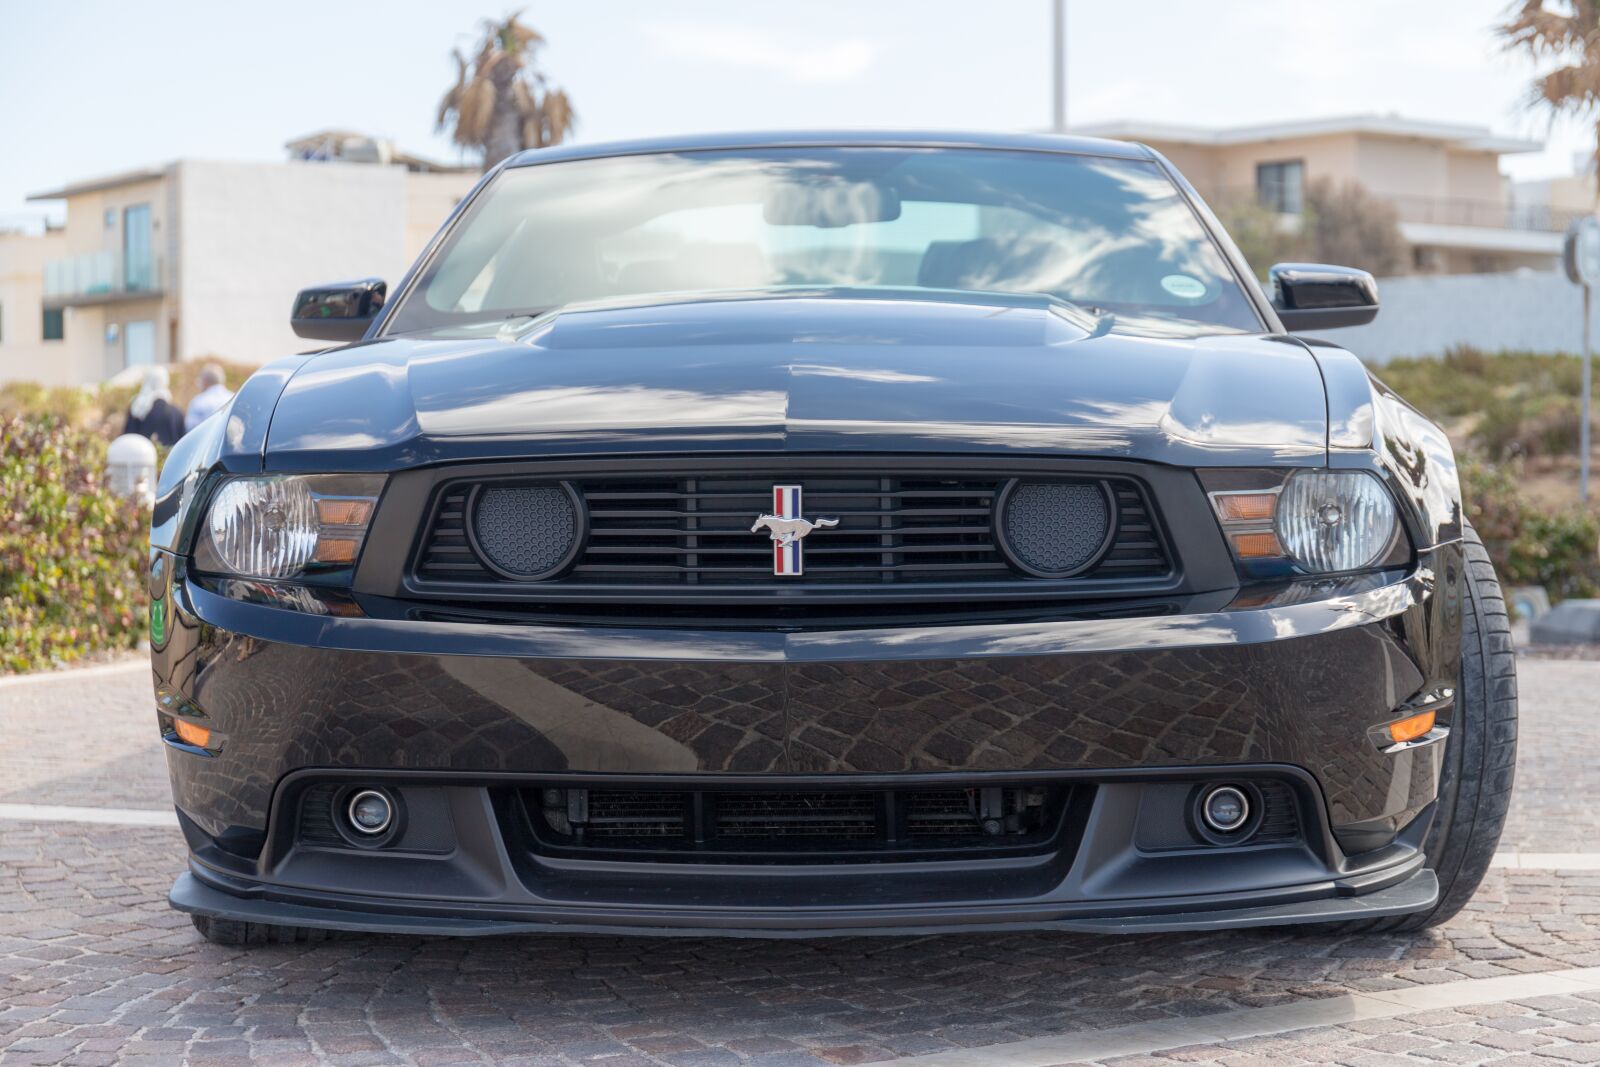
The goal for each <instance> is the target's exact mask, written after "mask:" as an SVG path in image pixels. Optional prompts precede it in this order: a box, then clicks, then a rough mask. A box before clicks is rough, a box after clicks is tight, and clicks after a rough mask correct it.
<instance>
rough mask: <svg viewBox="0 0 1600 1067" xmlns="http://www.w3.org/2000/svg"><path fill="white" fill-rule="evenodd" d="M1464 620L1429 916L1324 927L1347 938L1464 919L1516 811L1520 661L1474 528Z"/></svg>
mask: <svg viewBox="0 0 1600 1067" xmlns="http://www.w3.org/2000/svg"><path fill="white" fill-rule="evenodd" d="M1462 546H1463V548H1464V549H1465V553H1466V561H1465V563H1466V576H1465V581H1464V583H1463V584H1464V586H1465V589H1464V592H1465V594H1466V595H1465V596H1464V598H1463V603H1462V613H1461V684H1460V685H1459V686H1458V687H1457V689H1456V706H1455V717H1454V719H1453V720H1452V722H1451V724H1450V738H1449V740H1447V741H1446V742H1445V754H1444V769H1443V772H1442V774H1441V777H1440V781H1439V807H1438V810H1437V812H1436V813H1435V815H1434V818H1433V826H1432V828H1431V829H1429V831H1428V838H1427V841H1426V842H1425V843H1424V845H1423V852H1424V853H1425V854H1426V855H1427V857H1428V866H1429V867H1430V868H1431V869H1432V870H1433V873H1434V874H1435V875H1436V876H1437V877H1438V879H1439V901H1438V903H1436V904H1435V905H1434V906H1433V907H1432V908H1431V909H1429V910H1428V911H1422V912H1417V913H1416V914H1415V915H1397V916H1392V917H1389V918H1385V919H1361V920H1357V921H1355V922H1348V923H1333V924H1329V925H1326V926H1324V927H1323V928H1322V929H1323V930H1324V931H1331V930H1337V931H1338V932H1339V933H1380V932H1388V931H1405V930H1423V929H1426V928H1428V927H1430V926H1437V925H1439V924H1440V923H1442V922H1445V921H1446V920H1448V919H1450V918H1451V917H1452V916H1454V915H1455V913H1456V912H1458V911H1460V910H1461V909H1462V908H1463V907H1464V906H1466V903H1467V901H1468V900H1471V899H1472V894H1473V893H1474V892H1475V891H1476V890H1477V888H1478V883H1479V882H1481V881H1483V876H1484V874H1485V873H1486V872H1487V871H1488V870H1489V864H1490V862H1491V861H1492V860H1493V859H1494V852H1495V847H1496V846H1497V845H1498V844H1499V843H1500V831H1501V830H1502V829H1503V828H1504V826H1505V822H1506V812H1507V811H1508V810H1509V809H1510V807H1511V780H1512V776H1513V773H1514V771H1515V770H1516V758H1517V661H1516V655H1515V653H1514V652H1513V650H1512V645H1511V619H1510V616H1509V615H1508V614H1507V612H1506V602H1505V597H1504V596H1502V595H1501V592H1500V581H1499V579H1497V578H1496V577H1495V574H1494V565H1493V564H1491V563H1490V562H1489V553H1488V552H1487V551H1486V550H1485V549H1484V547H1483V542H1482V541H1481V540H1479V538H1478V531H1476V530H1474V529H1473V528H1472V526H1471V524H1467V525H1466V527H1465V529H1464V530H1463V534H1462Z"/></svg>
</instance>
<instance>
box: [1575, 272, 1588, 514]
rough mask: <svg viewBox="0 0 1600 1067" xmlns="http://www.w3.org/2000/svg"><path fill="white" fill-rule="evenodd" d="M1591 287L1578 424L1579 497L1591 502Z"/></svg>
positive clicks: (1585, 296)
mask: <svg viewBox="0 0 1600 1067" xmlns="http://www.w3.org/2000/svg"><path fill="white" fill-rule="evenodd" d="M1589 396H1590V387H1589V287H1588V286H1587V285H1585V286H1584V287H1583V415H1582V418H1583V421H1582V422H1581V423H1580V424H1579V425H1578V499H1579V500H1581V501H1583V502H1584V504H1585V505H1587V504H1588V503H1589Z"/></svg>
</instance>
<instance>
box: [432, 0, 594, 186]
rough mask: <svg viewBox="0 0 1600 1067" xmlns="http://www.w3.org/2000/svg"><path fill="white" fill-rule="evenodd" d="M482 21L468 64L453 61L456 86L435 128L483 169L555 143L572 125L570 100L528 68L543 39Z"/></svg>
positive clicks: (459, 58) (513, 23)
mask: <svg viewBox="0 0 1600 1067" xmlns="http://www.w3.org/2000/svg"><path fill="white" fill-rule="evenodd" d="M521 14H522V12H520V11H518V12H516V13H515V14H512V15H507V16H506V18H505V19H504V20H503V21H501V22H496V21H494V20H493V19H486V20H484V23H483V40H482V41H480V42H479V43H478V53H477V55H476V56H475V57H474V58H473V60H472V62H471V63H468V62H467V57H466V56H464V55H462V54H461V50H460V49H456V50H455V52H454V53H453V54H454V55H455V60H456V84H455V86H454V87H453V88H452V89H451V90H450V91H449V92H447V93H445V94H444V99H443V100H441V101H439V120H438V128H439V129H441V130H442V129H445V128H446V127H452V136H453V137H454V139H455V142H456V144H458V145H461V146H462V147H463V148H471V149H476V150H478V151H481V152H482V153H483V169H484V170H486V171H487V170H488V169H489V168H491V167H493V166H494V165H495V164H496V163H498V162H500V161H501V160H502V159H504V158H506V157H507V156H509V155H512V154H514V153H516V152H520V151H522V150H523V149H524V148H543V147H545V146H546V145H553V144H560V143H561V142H562V141H564V140H566V138H567V137H568V136H570V135H571V133H572V130H573V127H574V126H576V125H577V115H576V114H575V113H574V112H573V110H572V101H571V100H570V99H568V97H567V94H566V93H565V92H564V91H562V90H561V89H556V88H552V87H550V86H549V85H548V83H547V82H546V81H545V77H544V75H543V74H541V73H540V72H539V71H538V69H537V68H535V67H534V65H533V56H534V52H535V51H536V50H537V49H538V47H539V46H540V45H542V44H544V38H543V37H542V36H540V34H539V32H538V31H537V30H535V29H533V28H532V27H529V26H524V25H523V24H522V23H521V22H520V21H518V19H519V16H521Z"/></svg>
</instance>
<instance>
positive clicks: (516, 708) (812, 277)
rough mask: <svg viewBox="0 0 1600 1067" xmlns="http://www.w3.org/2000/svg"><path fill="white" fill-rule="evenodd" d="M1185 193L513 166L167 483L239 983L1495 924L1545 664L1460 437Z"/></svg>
mask: <svg viewBox="0 0 1600 1067" xmlns="http://www.w3.org/2000/svg"><path fill="white" fill-rule="evenodd" d="M1376 311H1377V295H1376V289H1375V287H1374V285H1373V283H1372V279H1371V278H1370V277H1369V276H1367V275H1366V274H1364V273H1362V272H1360V271H1353V270H1346V269H1341V268H1337V267H1322V266H1312V265H1287V266H1280V267H1278V268H1275V269H1274V271H1273V286H1272V295H1271V297H1270V299H1269V297H1268V296H1266V295H1264V294H1263V292H1262V290H1261V289H1260V288H1259V287H1258V286H1257V285H1256V283H1255V282H1254V280H1253V279H1252V277H1251V275H1250V273H1249V270H1248V268H1247V267H1246V265H1245V263H1244V262H1243V260H1242V259H1241V257H1240V255H1239V253H1238V251H1237V249H1235V247H1234V246H1233V245H1232V243H1231V242H1230V241H1229V239H1228V237H1227V235H1226V234H1224V233H1223V232H1222V230H1221V229H1220V227H1219V226H1218V224H1217V222H1216V220H1215V218H1213V217H1212V215H1211V214H1210V212H1209V211H1208V210H1207V208H1206V207H1205V205H1204V204H1203V203H1201V201H1200V200H1199V198H1198V197H1197V196H1196V195H1195V193H1194V191H1193V190H1192V189H1190V188H1189V186H1188V185H1187V184H1186V183H1185V182H1184V181H1183V179H1182V178H1181V177H1179V176H1178V174H1177V173H1176V172H1174V171H1173V169H1172V168H1171V166H1170V165H1169V164H1168V163H1167V162H1166V161H1165V160H1163V159H1162V158H1161V157H1160V156H1159V155H1157V154H1156V153H1153V152H1151V151H1149V150H1148V149H1146V148H1143V147H1139V146H1134V145H1127V144H1119V143H1113V142H1102V141H1088V140H1073V139H1066V138H1051V137H1028V136H992V135H930V134H911V135H907V134H888V135H868V134H846V135H804V136H794V135H787V136H753V137H744V138H731V137H730V138H724V139H718V140H695V141H685V140H662V141H652V142H644V143H633V144H623V145H612V146H606V147H590V148H583V147H578V148H560V149H553V150H544V151H539V152H530V153H526V154H523V155H520V156H517V157H515V158H513V159H511V160H510V161H508V162H507V163H506V164H504V165H503V166H501V167H500V168H499V169H497V170H496V171H495V172H494V173H492V174H490V175H489V176H488V177H486V178H485V179H484V181H483V182H482V183H481V184H480V185H479V186H478V188H477V189H476V190H475V191H474V192H473V193H472V194H471V195H470V196H469V197H468V198H467V199H466V201H465V202H464V203H463V204H462V205H461V206H460V207H459V208H458V209H457V211H456V212H455V214H454V215H453V217H452V218H451V219H450V220H449V222H447V224H446V225H445V226H444V228H443V230H442V231H441V233H440V234H439V235H438V237H437V238H435V240H434V242H433V243H432V245H431V246H430V247H429V249H428V250H427V251H426V252H425V253H424V255H423V256H422V258H421V260H420V261H419V262H418V263H417V265H416V266H415V267H414V268H413V269H412V271H411V273H410V274H409V275H408V276H407V277H406V278H405V279H404V280H403V281H402V282H401V283H400V285H399V286H398V288H397V290H396V292H395V294H394V296H393V297H392V298H388V292H387V290H386V288H385V286H384V285H383V283H381V282H378V281H376V280H371V281H365V282H358V283H348V284H341V285H335V286H327V287H323V288H320V289H313V290H307V291H306V292H304V293H302V294H300V296H299V298H298V299H297V301H296V304H295V309H294V321H295V326H296V329H297V330H298V331H299V332H300V333H301V334H302V335H304V336H308V337H315V338H321V339H325V340H338V341H350V342H353V343H350V344H347V345H345V346H343V347H337V348H334V349H332V350H329V351H324V352H322V353H320V354H316V355H311V356H309V357H295V358H291V359H285V360H283V361H280V362H277V363H273V364H270V365H268V366H266V367H263V368H262V369H261V370H260V371H259V372H258V373H257V374H256V375H255V376H254V377H253V378H251V379H250V381H249V382H248V383H247V384H246V385H245V386H244V388H243V389H242V390H241V391H240V392H239V394H238V396H237V397H236V398H235V399H234V401H233V402H232V404H231V406H230V407H229V408H227V409H226V410H224V411H222V412H220V413H219V414H218V415H217V416H216V417H214V418H212V419H211V420H209V421H208V422H207V423H205V424H204V426H203V427H202V428H201V429H200V430H198V431H196V432H195V433H193V434H191V435H190V436H188V437H186V438H185V439H184V440H183V441H182V442H181V443H180V444H179V445H178V446H177V448H175V449H174V450H173V452H172V454H171V456H170V458H169V459H168V461H167V465H166V469H165V470H164V472H163V474H162V477H161V485H160V490H159V499H158V501H157V507H156V514H155V519H154V527H153V530H152V535H151V556H150V571H149V580H150V591H151V594H152V608H151V636H152V646H153V648H154V654H153V658H154V674H155V683H156V698H157V704H158V709H159V712H158V714H159V719H160V726H161V730H162V736H163V737H164V739H165V741H166V744H167V752H168V760H169V763H170V766H171V772H172V783H173V795H174V799H175V802H176V806H177V810H178V815H179V820H180V822H181V824H182V828H183V832H184V834H185V836H186V838H187V841H188V845H189V850H190V861H189V870H188V871H187V872H186V873H184V874H183V875H182V876H181V877H180V878H179V879H178V881H177V884H176V885H175V886H174V887H173V890H172V895H171V900H172V903H173V905H174V906H176V907H178V908H180V909H182V910H184V911H186V912H189V913H191V914H192V915H193V917H194V921H195V925H196V926H197V927H198V928H199V930H200V931H201V933H203V934H204V935H205V936H207V937H209V938H211V939H213V940H219V941H226V942H231V943H239V942H251V941H260V940H271V939H284V938H294V937H309V936H313V935H316V934H318V933H319V932H320V931H323V930H326V929H330V928H347V929H361V930H381V931H423V932H434V933H451V934H478V933H496V932H506V931H523V930H566V931H595V930H605V931H612V932H637V933H657V934H660V933H689V932H696V933H703V932H708V931H709V932H720V933H726V934H743V935H760V936H781V935H811V934H823V933H846V932H848V933H867V932H885V931H902V932H903V931H933V930H950V929H957V928H964V927H968V928H970V927H978V926H982V927H988V928H1053V929H1070V930H1097V931H1153V930H1183V929H1203V928H1212V927H1220V926H1249V925H1277V924H1295V923H1329V922H1339V923H1347V924H1348V923H1352V922H1354V923H1356V924H1358V925H1365V926H1367V927H1372V926H1378V927H1381V928H1388V929H1398V928H1416V927H1420V926H1424V925H1428V924H1431V923H1436V922H1439V921H1442V920H1443V919H1445V918H1447V917H1449V916H1450V915H1452V914H1454V913H1455V912H1456V911H1457V910H1458V909H1459V908H1461V907H1462V905H1463V904H1464V903H1465V901H1466V900H1467V899H1468V897H1469V896H1470V895H1471V894H1472V892H1473V890H1474V888H1475V887H1476V885H1477V883H1478V882H1479V880H1480V878H1481V877H1482V875H1483V873H1484V871H1485V869H1486V867H1487V866H1488V863H1489V860H1490V858H1491V856H1492V854H1493V851H1494V847H1495V842H1496V840H1497V838H1498V836H1499V833H1500V827H1501V823H1502V821H1503V818H1504V815H1505V810H1506V804H1507V799H1508V797H1509V792H1510V785H1511V774H1512V762H1513V755H1514V750H1515V741H1516V732H1515V731H1516V695H1515V679H1514V676H1513V669H1512V661H1511V657H1510V652H1509V641H1508V637H1507V629H1506V615H1505V608H1504V606H1503V602H1502V600H1501V596H1500V592H1499V590H1498V588H1497V586H1496V583H1495V578H1494V574H1493V572H1492V570H1491V569H1490V567H1489V564H1488V562H1487V559H1486V557H1485V555H1484V552H1483V549H1482V547H1481V546H1480V544H1479V543H1478V541H1477V539H1476V537H1475V535H1474V534H1473V532H1472V529H1471V527H1470V526H1469V525H1467V523H1466V522H1465V520H1464V518H1463V515H1462V508H1461V499H1460V489H1459V486H1458V481H1457V477H1456V470H1455V464H1454V460H1453V458H1452V455H1451V451H1450V447H1449V445H1448V443H1447V442H1446V440H1445V437H1444V435H1443V434H1442V433H1441V432H1440V431H1439V430H1438V429H1437V428H1436V427H1435V426H1434V425H1432V424H1431V423H1429V422H1428V421H1427V420H1425V419H1424V418H1422V417H1421V416H1420V415H1419V414H1417V412H1416V411H1414V410H1413V409H1412V408H1411V407H1409V406H1407V405H1406V404H1405V403H1404V402H1403V401H1402V400H1400V399H1399V398H1397V397H1396V396H1394V395H1393V394H1392V393H1390V392H1389V391H1387V390H1386V389H1385V387H1384V386H1383V385H1382V384H1381V383H1380V382H1378V381H1376V380H1375V379H1373V378H1372V377H1370V376H1369V375H1368V373H1367V371H1366V370H1365V369H1364V367H1363V366H1362V364H1361V363H1360V362H1359V361H1358V360H1357V359H1356V357H1355V356H1353V355H1351V354H1350V353H1349V352H1346V351H1344V350H1343V349H1341V348H1338V347H1336V346H1333V345H1330V344H1328V343H1326V342H1324V341H1317V340H1307V339H1301V338H1297V337H1295V336H1293V335H1292V334H1291V333H1290V332H1289V331H1291V330H1293V329H1295V328H1319V327H1332V326H1339V325H1345V324H1350V323H1359V322H1364V321H1367V320H1369V319H1370V318H1371V317H1372V316H1373V315H1374V314H1375V313H1376Z"/></svg>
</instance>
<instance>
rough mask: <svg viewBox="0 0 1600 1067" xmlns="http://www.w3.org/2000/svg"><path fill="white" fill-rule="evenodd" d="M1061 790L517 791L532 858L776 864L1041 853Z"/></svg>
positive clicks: (1059, 808)
mask: <svg viewBox="0 0 1600 1067" xmlns="http://www.w3.org/2000/svg"><path fill="white" fill-rule="evenodd" d="M1079 793H1081V794H1082V795H1083V796H1084V797H1087V795H1088V790H1077V791H1074V789H1073V788H1071V787H1068V786H1028V785H1024V786H985V787H974V788H952V789H900V790H891V789H883V790H870V789H848V790H846V789H822V788H818V789H811V788H806V789H798V790H779V789H708V790H698V789H621V788H619V789H566V788H546V789H525V790H523V791H522V794H521V795H522V799H523V806H524V808H525V810H526V811H527V813H528V825H529V827H530V829H531V830H532V835H533V840H534V843H535V847H536V849H538V850H541V851H549V852H555V853H569V854H586V855H613V856H627V855H642V854H648V855H650V856H652V857H654V858H657V859H662V858H668V859H670V858H673V857H674V856H677V857H680V858H684V859H699V860H707V859H718V858H720V859H724V860H727V859H744V860H756V861H760V860H769V861H779V860H782V861H784V862H806V861H808V860H816V861H824V860H832V859H838V858H849V857H860V856H862V855H863V854H866V855H869V856H879V857H882V858H917V857H921V856H926V855H928V854H930V853H945V852H949V851H957V852H962V853H971V852H975V851H976V852H993V853H996V854H1009V853H1012V852H1017V851H1023V852H1027V851H1037V850H1040V849H1043V848H1046V847H1049V846H1050V845H1051V844H1052V843H1053V842H1054V841H1055V840H1056V838H1057V836H1058V835H1059V833H1060V831H1061V827H1062V825H1063V821H1064V817H1065V813H1066V811H1067V809H1068V806H1069V804H1070V803H1071V802H1072V800H1073V798H1074V797H1075V796H1076V795H1078V794H1079Z"/></svg>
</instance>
